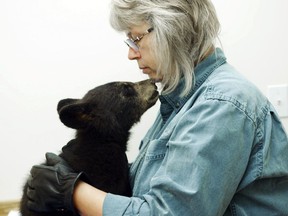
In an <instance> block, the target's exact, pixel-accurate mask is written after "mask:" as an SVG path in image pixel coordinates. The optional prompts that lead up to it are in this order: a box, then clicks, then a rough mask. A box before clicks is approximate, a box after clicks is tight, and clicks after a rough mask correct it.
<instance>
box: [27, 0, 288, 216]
mask: <svg viewBox="0 0 288 216" xmlns="http://www.w3.org/2000/svg"><path fill="white" fill-rule="evenodd" d="M111 24H112V26H113V27H114V28H115V29H116V30H119V31H124V32H126V34H127V36H128V39H127V40H126V43H127V45H128V46H129V52H128V58H129V59H130V60H136V61H137V63H138V66H139V68H140V69H141V70H142V71H143V73H144V74H147V75H148V76H149V77H150V78H151V79H153V80H155V81H157V82H160V83H161V84H162V94H161V96H160V101H161V106H160V111H159V114H158V116H157V118H156V120H155V122H154V124H153V125H152V127H151V128H150V130H149V131H148V133H147V134H146V136H145V137H144V138H143V140H142V142H141V145H140V152H139V155H138V157H137V159H136V160H135V162H134V163H133V164H132V166H131V168H130V177H131V185H132V189H133V196H132V197H123V196H117V195H113V194H109V193H105V192H103V191H100V190H98V189H97V188H93V187H92V186H90V185H89V184H87V183H85V182H83V181H81V180H79V176H81V175H79V174H78V173H73V172H71V170H70V169H69V168H68V167H66V166H65V165H64V164H65V162H64V161H62V160H61V159H60V158H58V157H57V156H55V155H48V158H47V159H48V161H50V165H51V166H41V167H37V166H36V167H34V168H33V169H32V170H31V173H32V176H37V177H34V178H32V179H30V185H33V188H32V187H31V188H30V189H29V190H28V192H27V193H28V194H29V196H30V197H31V200H32V201H31V202H30V203H29V208H31V209H32V210H36V211H49V210H54V209H69V210H74V211H75V212H79V214H81V215H102V214H103V215H116V216H117V215H205V216H208V215H213V216H214V215H288V208H287V206H286V205H287V197H288V156H287V155H288V140H287V135H286V133H285V131H284V129H283V126H282V125H281V123H280V120H279V118H278V116H277V114H276V112H275V110H274V108H273V107H272V105H271V104H270V103H269V102H268V101H267V99H266V98H265V97H264V96H263V95H262V94H261V93H260V92H259V90H257V88H256V87H255V86H254V85H253V84H251V83H250V82H248V81H247V80H246V79H245V78H243V77H242V76H241V75H240V74H238V73H237V72H236V71H235V69H234V68H233V67H231V66H230V65H229V64H228V63H227V61H226V58H225V55H224V53H223V52H222V51H221V50H220V49H219V48H215V41H216V39H217V36H218V31H219V22H218V19H217V16H216V13H215V10H214V7H213V5H212V3H211V2H210V1H209V0H173V1H163V0H162V1H160V0H145V1H143V0H112V8H111ZM59 167H61V169H60V168H59ZM47 170H49V171H50V174H49V172H47ZM36 173H37V175H35V174H36ZM47 173H48V174H47ZM55 176H56V177H57V176H58V178H59V176H60V179H62V178H63V179H64V180H62V181H61V182H60V183H61V184H59V183H57V180H59V179H57V178H55ZM80 179H81V177H80ZM75 182H76V183H75ZM51 188H52V189H51ZM43 194H44V195H43ZM40 195H41V196H44V197H45V199H44V200H42V199H40Z"/></svg>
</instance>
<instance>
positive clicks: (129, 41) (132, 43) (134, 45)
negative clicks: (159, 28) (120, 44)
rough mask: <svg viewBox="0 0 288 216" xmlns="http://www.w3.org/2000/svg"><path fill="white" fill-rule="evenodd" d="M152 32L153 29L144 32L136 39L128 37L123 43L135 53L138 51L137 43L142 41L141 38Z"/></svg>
mask: <svg viewBox="0 0 288 216" xmlns="http://www.w3.org/2000/svg"><path fill="white" fill-rule="evenodd" d="M153 30H154V28H153V27H151V28H149V29H147V30H146V32H145V33H144V34H142V35H141V36H138V37H136V38H135V39H133V38H132V37H129V35H128V37H129V38H128V39H126V40H125V41H124V42H125V43H126V44H127V46H128V47H130V48H131V49H133V50H134V51H135V52H138V51H139V48H140V47H139V46H138V43H139V42H140V41H141V40H142V39H143V37H144V36H145V35H147V34H149V33H151V32H152V31H153Z"/></svg>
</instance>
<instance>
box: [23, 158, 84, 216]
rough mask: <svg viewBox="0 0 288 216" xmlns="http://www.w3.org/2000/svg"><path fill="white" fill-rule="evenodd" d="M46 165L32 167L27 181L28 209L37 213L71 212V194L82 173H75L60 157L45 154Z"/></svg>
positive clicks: (72, 207) (72, 208) (73, 210)
mask: <svg viewBox="0 0 288 216" xmlns="http://www.w3.org/2000/svg"><path fill="white" fill-rule="evenodd" d="M46 159H47V165H35V166H33V167H32V169H31V171H30V173H31V175H30V177H29V179H28V189H27V192H26V193H27V196H28V199H29V201H28V203H27V205H28V208H29V209H30V210H33V211H37V212H48V211H72V212H74V213H76V211H75V208H74V206H73V192H74V187H75V184H76V183H77V181H78V180H79V179H80V177H81V176H82V174H83V173H82V172H80V173H75V172H74V171H73V170H72V169H71V168H70V167H69V165H68V164H67V163H66V161H65V160H63V159H62V158H61V157H59V156H57V155H55V154H53V153H46Z"/></svg>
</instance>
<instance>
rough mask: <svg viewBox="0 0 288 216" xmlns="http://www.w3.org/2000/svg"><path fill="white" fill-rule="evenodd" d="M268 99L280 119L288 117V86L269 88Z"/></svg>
mask: <svg viewBox="0 0 288 216" xmlns="http://www.w3.org/2000/svg"><path fill="white" fill-rule="evenodd" d="M267 96H268V99H269V100H270V102H271V103H272V104H273V106H274V107H275V109H276V111H277V113H278V115H279V116H280V117H283V118H284V117H288V85H287V84H285V85H271V86H268V94H267Z"/></svg>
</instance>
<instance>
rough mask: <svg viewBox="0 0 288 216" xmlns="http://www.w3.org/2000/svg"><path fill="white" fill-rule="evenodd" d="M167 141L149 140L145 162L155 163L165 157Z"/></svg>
mask: <svg viewBox="0 0 288 216" xmlns="http://www.w3.org/2000/svg"><path fill="white" fill-rule="evenodd" d="M166 144H167V140H161V139H155V140H151V141H150V143H149V146H148V149H147V152H146V155H145V160H148V161H155V160H161V159H163V158H164V157H165V155H166V152H167V145H166Z"/></svg>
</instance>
